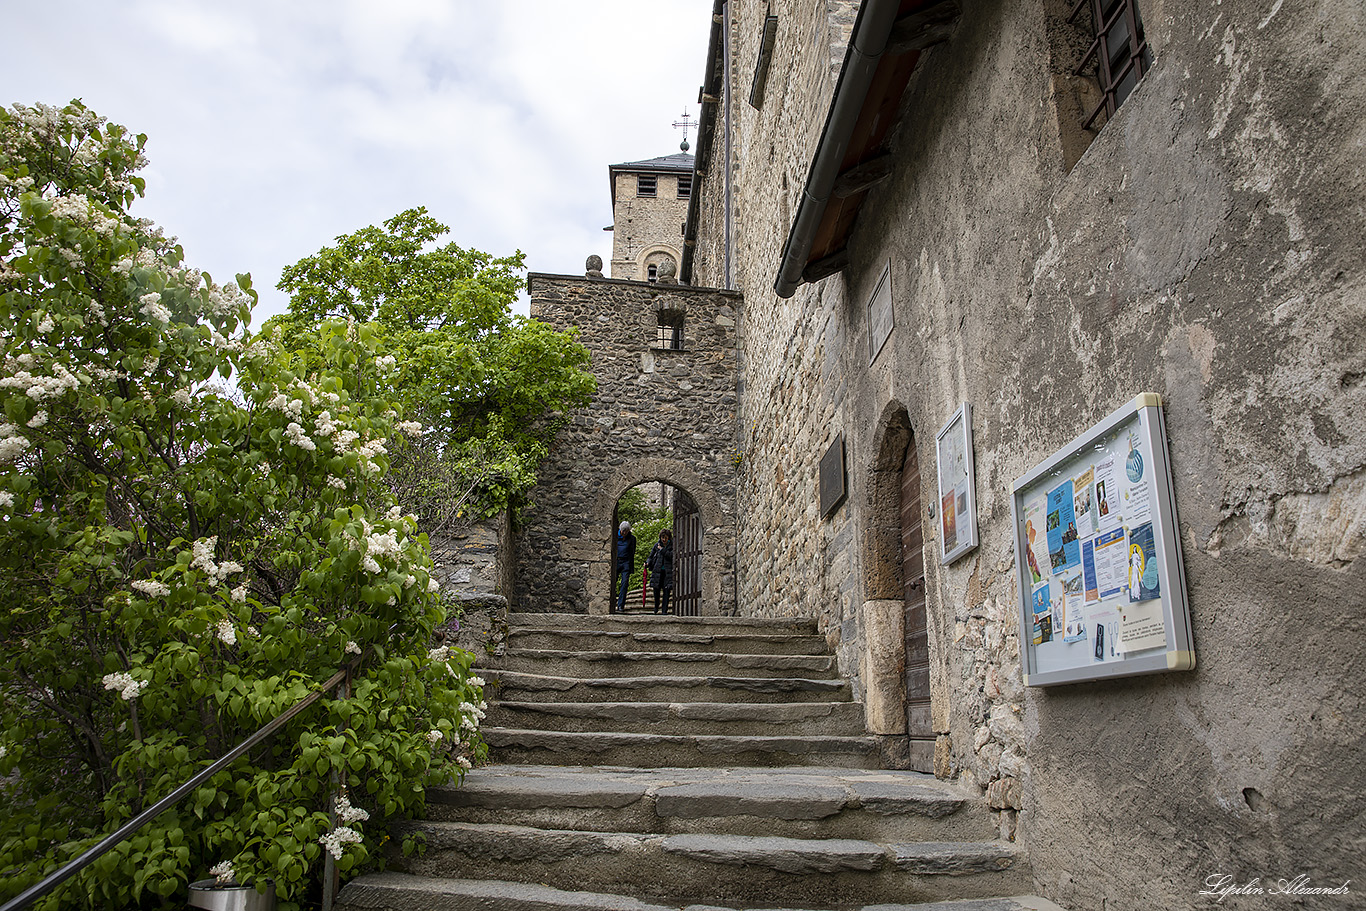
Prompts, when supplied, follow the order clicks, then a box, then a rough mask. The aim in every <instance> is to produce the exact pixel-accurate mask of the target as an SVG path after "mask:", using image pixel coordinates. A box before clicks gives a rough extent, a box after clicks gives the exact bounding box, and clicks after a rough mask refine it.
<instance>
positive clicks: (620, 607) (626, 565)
mask: <svg viewBox="0 0 1366 911" xmlns="http://www.w3.org/2000/svg"><path fill="white" fill-rule="evenodd" d="M635 565H636V536H635V535H633V534H631V523H630V522H622V523H621V525H620V527H618V528H617V563H616V575H617V576H620V577H621V583H620V588H619V590H618V592H617V606H616V607H615V608H612V607H611V606H610V605H609V606H608V612H609V613H614V614H616V613H621V612H622V611H624V610H626V590H627V589H628V588H630V587H631V573H632V572H634V571H635ZM613 581H614V582H615V576H614V577H613ZM613 587H614V588H617V586H616V585H614V586H613Z"/></svg>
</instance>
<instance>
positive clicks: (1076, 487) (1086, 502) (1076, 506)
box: [1072, 468, 1100, 538]
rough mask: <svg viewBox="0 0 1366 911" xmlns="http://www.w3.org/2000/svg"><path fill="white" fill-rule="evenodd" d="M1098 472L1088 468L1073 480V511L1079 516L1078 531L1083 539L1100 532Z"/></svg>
mask: <svg viewBox="0 0 1366 911" xmlns="http://www.w3.org/2000/svg"><path fill="white" fill-rule="evenodd" d="M1095 479H1096V470H1095V469H1094V468H1088V469H1086V470H1085V471H1083V472H1082V473H1081V474H1079V475H1077V476H1076V477H1075V478H1073V479H1072V496H1073V501H1072V509H1073V512H1074V513H1076V516H1077V529H1078V530H1079V531H1080V533H1081V536H1082V537H1083V538H1089V537H1090V536H1091V535H1094V534H1095V533H1096V532H1097V531H1099V530H1100V523H1099V519H1098V517H1097V515H1096V487H1095Z"/></svg>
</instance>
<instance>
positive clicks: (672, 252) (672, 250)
mask: <svg viewBox="0 0 1366 911" xmlns="http://www.w3.org/2000/svg"><path fill="white" fill-rule="evenodd" d="M665 259H668V260H671V261H672V262H673V264H674V266H675V267H677V266H678V263H679V261H680V260H681V255H680V253H679V251H678V248H677V247H673V246H670V245H669V244H651V245H650V246H648V247H645V248H643V249H642V250H641V251H640V253H638V254H637V255H636V276H637V277H638V278H639V280H640V281H645V276H646V275H648V274H649V271H650V266H657V265H659V264H660V263H661V262H663V261H664V260H665ZM675 274H676V273H675Z"/></svg>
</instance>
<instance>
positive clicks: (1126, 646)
mask: <svg viewBox="0 0 1366 911" xmlns="http://www.w3.org/2000/svg"><path fill="white" fill-rule="evenodd" d="M1166 645H1167V624H1166V622H1165V620H1164V619H1163V617H1162V602H1161V601H1144V602H1143V603H1141V604H1125V605H1123V606H1122V607H1120V609H1119V642H1118V643H1117V645H1116V647H1117V648H1118V649H1119V650H1120V651H1121V652H1125V653H1128V652H1141V651H1143V650H1144V649H1150V648H1165V647H1166Z"/></svg>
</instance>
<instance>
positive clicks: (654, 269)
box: [645, 263, 659, 282]
mask: <svg viewBox="0 0 1366 911" xmlns="http://www.w3.org/2000/svg"><path fill="white" fill-rule="evenodd" d="M645 280H646V281H648V282H655V281H659V266H657V265H655V264H654V263H650V265H649V266H648V267H647V268H646V270H645Z"/></svg>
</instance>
